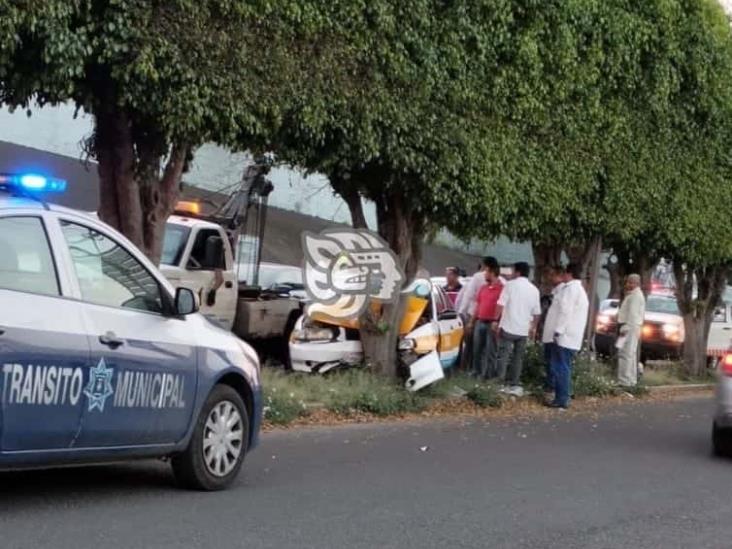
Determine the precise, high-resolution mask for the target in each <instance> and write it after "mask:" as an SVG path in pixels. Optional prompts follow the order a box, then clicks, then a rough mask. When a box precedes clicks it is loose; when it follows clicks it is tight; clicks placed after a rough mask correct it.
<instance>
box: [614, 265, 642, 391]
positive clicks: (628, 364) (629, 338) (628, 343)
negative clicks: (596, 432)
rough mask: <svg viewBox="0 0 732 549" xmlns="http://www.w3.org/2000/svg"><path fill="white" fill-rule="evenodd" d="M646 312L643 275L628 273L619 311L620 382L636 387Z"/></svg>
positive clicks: (625, 385) (626, 385) (620, 383)
mask: <svg viewBox="0 0 732 549" xmlns="http://www.w3.org/2000/svg"><path fill="white" fill-rule="evenodd" d="M645 314H646V298H645V297H644V296H643V291H642V290H641V277H640V276H639V275H637V274H631V275H628V278H626V279H625V299H623V302H622V303H621V305H620V310H619V311H618V327H619V329H620V338H619V341H618V345H619V348H618V384H619V385H622V386H624V387H634V386H635V385H637V384H638V345H639V343H640V335H641V329H642V327H643V319H644V317H645Z"/></svg>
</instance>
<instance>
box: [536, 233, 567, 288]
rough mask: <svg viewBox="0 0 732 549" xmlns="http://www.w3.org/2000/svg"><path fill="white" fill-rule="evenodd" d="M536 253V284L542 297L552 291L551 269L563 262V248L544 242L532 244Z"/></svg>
mask: <svg viewBox="0 0 732 549" xmlns="http://www.w3.org/2000/svg"><path fill="white" fill-rule="evenodd" d="M531 249H532V251H533V253H534V284H536V286H537V288H539V291H540V292H541V295H549V294H550V293H551V291H552V280H551V268H552V267H554V266H556V265H559V264H560V263H561V261H562V246H561V245H558V244H548V243H543V242H532V243H531Z"/></svg>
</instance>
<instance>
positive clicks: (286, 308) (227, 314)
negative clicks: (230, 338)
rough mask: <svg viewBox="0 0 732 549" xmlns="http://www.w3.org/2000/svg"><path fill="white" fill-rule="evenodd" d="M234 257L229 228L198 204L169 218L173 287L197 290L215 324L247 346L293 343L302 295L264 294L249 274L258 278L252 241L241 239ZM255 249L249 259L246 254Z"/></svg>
mask: <svg viewBox="0 0 732 549" xmlns="http://www.w3.org/2000/svg"><path fill="white" fill-rule="evenodd" d="M236 242H237V243H238V248H239V250H238V253H236V254H235V253H234V252H233V250H232V246H231V239H230V236H229V235H227V233H226V231H225V230H224V228H223V227H222V226H221V225H220V224H218V223H214V222H212V221H209V220H207V219H204V218H202V217H200V210H199V205H198V203H196V202H182V203H179V204H178V206H177V208H176V215H172V216H170V217H169V218H168V222H167V225H166V228H165V237H164V241H163V251H162V256H161V261H160V263H161V265H160V270H161V272H162V273H163V274H164V275H165V277H166V278H167V279H168V280H169V281H170V282H171V284H173V285H175V286H177V287H183V288H188V289H190V290H192V291H193V292H194V293H195V294H196V295H197V296H198V298H199V300H200V303H201V313H202V314H203V315H204V316H206V317H207V318H208V319H209V320H211V321H213V322H215V323H217V324H218V325H220V326H222V327H223V328H225V329H227V330H231V331H233V332H234V333H235V334H236V335H238V336H239V337H241V338H242V339H245V340H253V339H268V338H275V337H283V338H287V336H288V335H289V332H290V331H291V330H292V327H293V326H294V324H295V321H296V320H297V318H298V317H299V316H300V314H301V312H302V308H301V304H300V300H299V299H298V298H297V296H296V295H294V294H293V295H292V296H290V295H285V296H282V295H279V294H277V293H269V292H266V291H262V288H260V287H259V286H258V285H256V284H252V282H255V283H256V281H257V280H256V275H255V277H254V281H252V280H249V279H242V276H243V275H244V273H245V272H246V273H250V275H249V277H248V278H251V273H256V272H257V267H258V266H259V261H258V255H259V250H258V246H257V245H256V242H258V239H254V242H255V244H254V245H252V238H251V237H250V236H248V235H241V236H237V241H236ZM247 246H248V247H249V248H252V247H253V248H255V250H254V251H255V253H254V254H252V256H247V254H246V253H245V251H244V250H245V248H246V247H247Z"/></svg>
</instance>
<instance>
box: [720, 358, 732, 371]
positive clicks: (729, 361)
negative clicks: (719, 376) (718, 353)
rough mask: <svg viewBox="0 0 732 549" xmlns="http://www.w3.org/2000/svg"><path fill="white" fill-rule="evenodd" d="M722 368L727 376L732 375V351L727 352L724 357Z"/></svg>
mask: <svg viewBox="0 0 732 549" xmlns="http://www.w3.org/2000/svg"><path fill="white" fill-rule="evenodd" d="M720 368H721V369H722V373H723V374H724V375H726V376H732V353H727V354H726V355H724V357H723V358H722V362H721V364H720Z"/></svg>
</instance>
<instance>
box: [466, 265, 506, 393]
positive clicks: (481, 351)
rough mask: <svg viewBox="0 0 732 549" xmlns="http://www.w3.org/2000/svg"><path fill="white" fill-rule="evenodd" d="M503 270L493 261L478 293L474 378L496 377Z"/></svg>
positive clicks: (474, 343)
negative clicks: (497, 336)
mask: <svg viewBox="0 0 732 549" xmlns="http://www.w3.org/2000/svg"><path fill="white" fill-rule="evenodd" d="M500 272H501V268H500V266H499V265H498V262H497V261H492V262H491V264H490V265H489V266H488V267H487V268H486V269H485V282H486V283H485V285H484V286H483V287H482V288H481V289H480V291H479V292H478V299H477V307H476V309H475V317H476V320H475V329H474V331H473V371H472V373H473V376H475V377H478V378H483V379H490V378H492V377H494V376H495V375H496V357H497V341H496V336H495V334H494V333H493V323H494V322H495V321H496V320H498V316H497V314H496V308H497V306H498V298H499V297H500V296H501V291H502V290H503V283H502V282H501V280H500Z"/></svg>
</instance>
